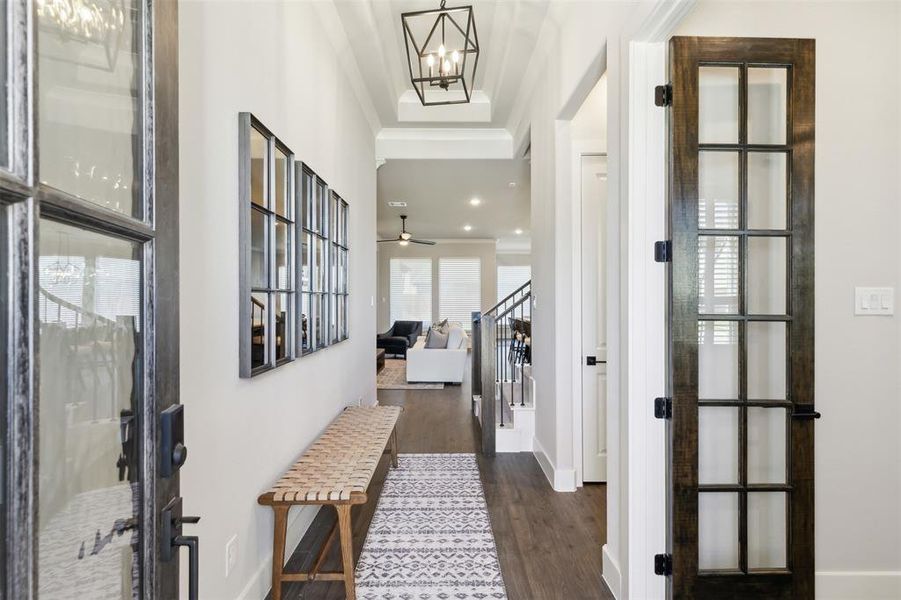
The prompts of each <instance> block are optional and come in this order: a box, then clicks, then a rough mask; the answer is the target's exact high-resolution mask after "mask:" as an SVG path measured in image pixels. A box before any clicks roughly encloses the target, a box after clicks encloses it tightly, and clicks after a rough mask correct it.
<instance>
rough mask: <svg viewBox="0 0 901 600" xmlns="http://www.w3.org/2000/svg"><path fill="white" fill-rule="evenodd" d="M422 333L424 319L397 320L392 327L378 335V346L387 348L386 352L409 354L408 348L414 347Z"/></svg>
mask: <svg viewBox="0 0 901 600" xmlns="http://www.w3.org/2000/svg"><path fill="white" fill-rule="evenodd" d="M420 335H422V321H395V322H394V325H392V326H391V329H389V330H388V331H386V332H385V333H380V334H378V336H377V337H376V340H375V346H376V348H382V349H384V350H385V354H394V355H395V356H397V355H401V356H403V357H404V358H406V356H407V348H411V347H413V344H415V343H416V338H418V337H419V336H420Z"/></svg>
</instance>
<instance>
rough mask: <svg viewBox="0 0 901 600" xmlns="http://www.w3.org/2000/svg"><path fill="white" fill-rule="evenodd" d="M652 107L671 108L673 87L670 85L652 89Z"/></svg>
mask: <svg viewBox="0 0 901 600" xmlns="http://www.w3.org/2000/svg"><path fill="white" fill-rule="evenodd" d="M654 105H655V106H672V105H673V86H671V85H670V84H666V85H658V86H657V87H655V88H654Z"/></svg>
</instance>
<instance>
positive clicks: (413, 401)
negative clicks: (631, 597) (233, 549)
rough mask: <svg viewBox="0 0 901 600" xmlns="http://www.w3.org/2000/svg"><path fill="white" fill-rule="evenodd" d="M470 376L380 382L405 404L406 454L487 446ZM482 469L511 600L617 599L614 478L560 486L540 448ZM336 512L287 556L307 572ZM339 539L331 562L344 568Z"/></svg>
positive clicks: (287, 593) (378, 482) (315, 588)
mask: <svg viewBox="0 0 901 600" xmlns="http://www.w3.org/2000/svg"><path fill="white" fill-rule="evenodd" d="M469 390H470V388H469V382H468V381H464V382H463V385H460V386H445V388H444V389H443V390H379V392H378V398H379V402H380V403H381V404H391V405H396V406H403V407H404V413H403V414H402V415H401V418H400V421H399V423H398V441H399V445H400V451H401V453H421V452H478V444H479V436H478V431H477V428H476V426H475V425H474V423H473V420H472V414H471V412H470V397H469V393H470V391H469ZM387 468H388V457H387V456H386V457H384V458H383V459H382V462H381V463H380V464H379V468H378V470H377V471H376V474H375V477H374V478H373V482H372V484H371V486H370V494H369V502H367V503H366V504H365V505H361V506H358V507H355V508H354V513H353V520H354V523H353V525H354V556H355V558H356V557H359V554H360V551H361V549H362V546H363V540H364V539H365V537H366V531H367V529H368V527H369V522H370V520H371V519H372V514H373V512H374V511H375V507H376V503H377V502H378V497H379V494H380V493H381V490H382V482H383V481H384V477H385V472H386V469H387ZM479 469H480V471H481V474H482V485H483V486H484V488H485V498H486V501H487V503H488V512H489V514H490V517H491V525H492V529H493V530H494V536H495V540H496V542H497V549H498V556H499V558H500V562H501V572H502V573H503V576H504V582H505V584H506V586H507V594H508V596H509V598H510V600H558V599H559V600H581V599H585V600H588V599H598V598H603V599H610V598H613V596H612V595H611V594H610V592H609V590H608V589H607V587H606V585H605V584H604V583H603V581H602V580H601V546H602V545H603V543H604V540H605V539H606V535H607V531H606V524H605V515H606V486H605V485H586V486H585V487H584V488H580V489H579V491H577V492H575V493H572V494H562V493H556V492H554V491H553V489H551V486H550V484H549V483H548V481H547V478H545V476H544V473H542V471H541V468H540V467H539V466H538V463H537V461H536V460H535V457H534V456H532V454H531V453H519V454H499V455H497V456H496V457H495V458H493V459H486V458H484V457H481V456H480V457H479ZM334 520H335V513H334V510H331V509H324V510H321V511H320V512H319V515H317V517H316V519H315V520H314V521H313V524H312V526H311V527H310V529H309V531H308V532H307V533H306V535H305V536H304V538H303V540H301V542H300V544H299V545H298V546H297V549H296V550H295V551H294V552H293V554H292V555H291V558H290V559H289V562H288V569H289V570H290V571H300V570H308V569H309V568H310V566H311V563H312V561H313V560H314V559H315V555H316V550H317V549H318V548H319V546H320V545H321V544H322V542H323V541H324V538H325V536H326V535H328V532H329V528H330V527H331V524H332V523H333V522H334ZM337 550H338V548H337V544H335V547H334V548H332V550H331V551H330V554H329V557H328V558H327V559H326V564H325V565H323V570H331V569H340V565H341V563H340V559H339V555H338V552H337ZM282 597H283V598H284V599H285V600H300V599H303V600H340V599H342V598H344V585H343V584H341V583H328V582H313V583H306V584H299V583H290V584H285V585H284V587H283V594H282Z"/></svg>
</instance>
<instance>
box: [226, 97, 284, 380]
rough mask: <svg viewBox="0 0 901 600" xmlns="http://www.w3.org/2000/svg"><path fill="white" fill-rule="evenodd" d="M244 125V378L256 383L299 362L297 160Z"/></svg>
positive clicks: (245, 121)
mask: <svg viewBox="0 0 901 600" xmlns="http://www.w3.org/2000/svg"><path fill="white" fill-rule="evenodd" d="M240 119H241V139H240V153H241V167H242V168H241V171H240V200H241V218H240V244H241V252H242V257H241V262H240V265H241V266H240V281H241V314H240V319H241V323H240V331H241V334H240V337H241V356H240V372H241V376H242V377H252V376H253V375H256V374H258V373H262V372H264V371H267V370H269V369H272V368H274V367H277V366H279V365H281V364H284V363H286V362H288V361H290V360H291V359H293V358H294V341H293V332H294V326H293V321H294V303H295V298H294V296H295V289H296V288H295V282H294V243H295V241H294V203H293V202H291V198H292V197H293V195H292V190H293V187H294V178H293V176H292V174H293V168H292V167H293V163H294V154H293V153H292V152H291V150H289V149H288V147H287V146H285V144H283V143H282V142H281V141H280V140H279V139H278V138H276V137H275V135H273V134H272V132H270V131H269V130H268V129H267V128H266V127H265V126H264V125H263V124H262V123H260V121H258V120H257V119H256V118H255V117H254V116H253V115H251V114H250V113H241V115H240Z"/></svg>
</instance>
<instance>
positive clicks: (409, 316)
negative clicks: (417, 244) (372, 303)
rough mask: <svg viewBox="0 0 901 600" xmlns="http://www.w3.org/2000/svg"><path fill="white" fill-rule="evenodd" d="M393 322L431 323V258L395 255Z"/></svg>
mask: <svg viewBox="0 0 901 600" xmlns="http://www.w3.org/2000/svg"><path fill="white" fill-rule="evenodd" d="M390 294H391V298H390V302H391V304H390V309H391V322H392V323H393V322H394V321H422V323H423V325H424V326H425V327H428V326H429V325H430V324H431V322H432V259H431V258H392V259H391V290H390Z"/></svg>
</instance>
